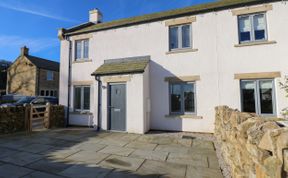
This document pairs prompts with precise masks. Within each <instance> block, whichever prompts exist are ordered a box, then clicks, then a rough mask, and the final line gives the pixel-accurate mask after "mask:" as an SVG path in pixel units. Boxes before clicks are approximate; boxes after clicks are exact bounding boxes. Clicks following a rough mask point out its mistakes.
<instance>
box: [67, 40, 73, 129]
mask: <svg viewBox="0 0 288 178" xmlns="http://www.w3.org/2000/svg"><path fill="white" fill-rule="evenodd" d="M66 40H67V41H68V42H69V54H68V59H69V62H68V63H69V65H68V101H67V111H66V112H67V120H66V127H68V126H69V118H70V114H69V112H70V111H69V110H70V100H71V99H70V97H71V96H70V93H71V61H72V55H71V53H72V42H71V40H70V39H69V37H66Z"/></svg>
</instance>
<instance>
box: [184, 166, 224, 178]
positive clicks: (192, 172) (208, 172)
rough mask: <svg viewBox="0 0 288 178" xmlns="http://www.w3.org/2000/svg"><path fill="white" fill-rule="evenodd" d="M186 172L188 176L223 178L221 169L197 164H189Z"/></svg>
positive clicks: (190, 177)
mask: <svg viewBox="0 0 288 178" xmlns="http://www.w3.org/2000/svg"><path fill="white" fill-rule="evenodd" d="M186 174H187V175H186V177H187V178H188V177H189V178H208V177H209V178H210V177H211V178H223V175H222V173H221V171H220V170H216V169H210V168H203V167H195V166H188V167H187V173H186Z"/></svg>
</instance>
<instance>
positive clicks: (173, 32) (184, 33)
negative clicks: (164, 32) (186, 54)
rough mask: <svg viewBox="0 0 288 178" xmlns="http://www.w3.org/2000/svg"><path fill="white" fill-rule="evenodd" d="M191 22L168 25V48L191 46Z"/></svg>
mask: <svg viewBox="0 0 288 178" xmlns="http://www.w3.org/2000/svg"><path fill="white" fill-rule="evenodd" d="M191 36H192V29H191V24H183V25H177V26H170V27H169V50H170V51H171V50H177V49H185V48H191V46H192V39H191Z"/></svg>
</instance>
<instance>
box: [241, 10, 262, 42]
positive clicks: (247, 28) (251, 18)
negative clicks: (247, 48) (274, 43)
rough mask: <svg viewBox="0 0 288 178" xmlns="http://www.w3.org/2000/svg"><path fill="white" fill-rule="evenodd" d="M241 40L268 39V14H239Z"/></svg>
mask: <svg viewBox="0 0 288 178" xmlns="http://www.w3.org/2000/svg"><path fill="white" fill-rule="evenodd" d="M238 28H239V42H240V43H245V42H251V41H263V40H267V27H266V15H265V14H264V13H261V14H250V15H243V16H238Z"/></svg>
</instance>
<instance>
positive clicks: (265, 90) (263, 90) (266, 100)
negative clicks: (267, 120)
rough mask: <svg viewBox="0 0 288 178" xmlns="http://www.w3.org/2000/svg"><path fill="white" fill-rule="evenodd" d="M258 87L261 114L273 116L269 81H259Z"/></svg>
mask: <svg viewBox="0 0 288 178" xmlns="http://www.w3.org/2000/svg"><path fill="white" fill-rule="evenodd" d="M259 85H260V87H259V89H260V92H259V93H260V105H261V114H273V97H272V96H273V93H272V92H273V91H272V88H273V83H272V81H271V80H268V81H260V82H259Z"/></svg>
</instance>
